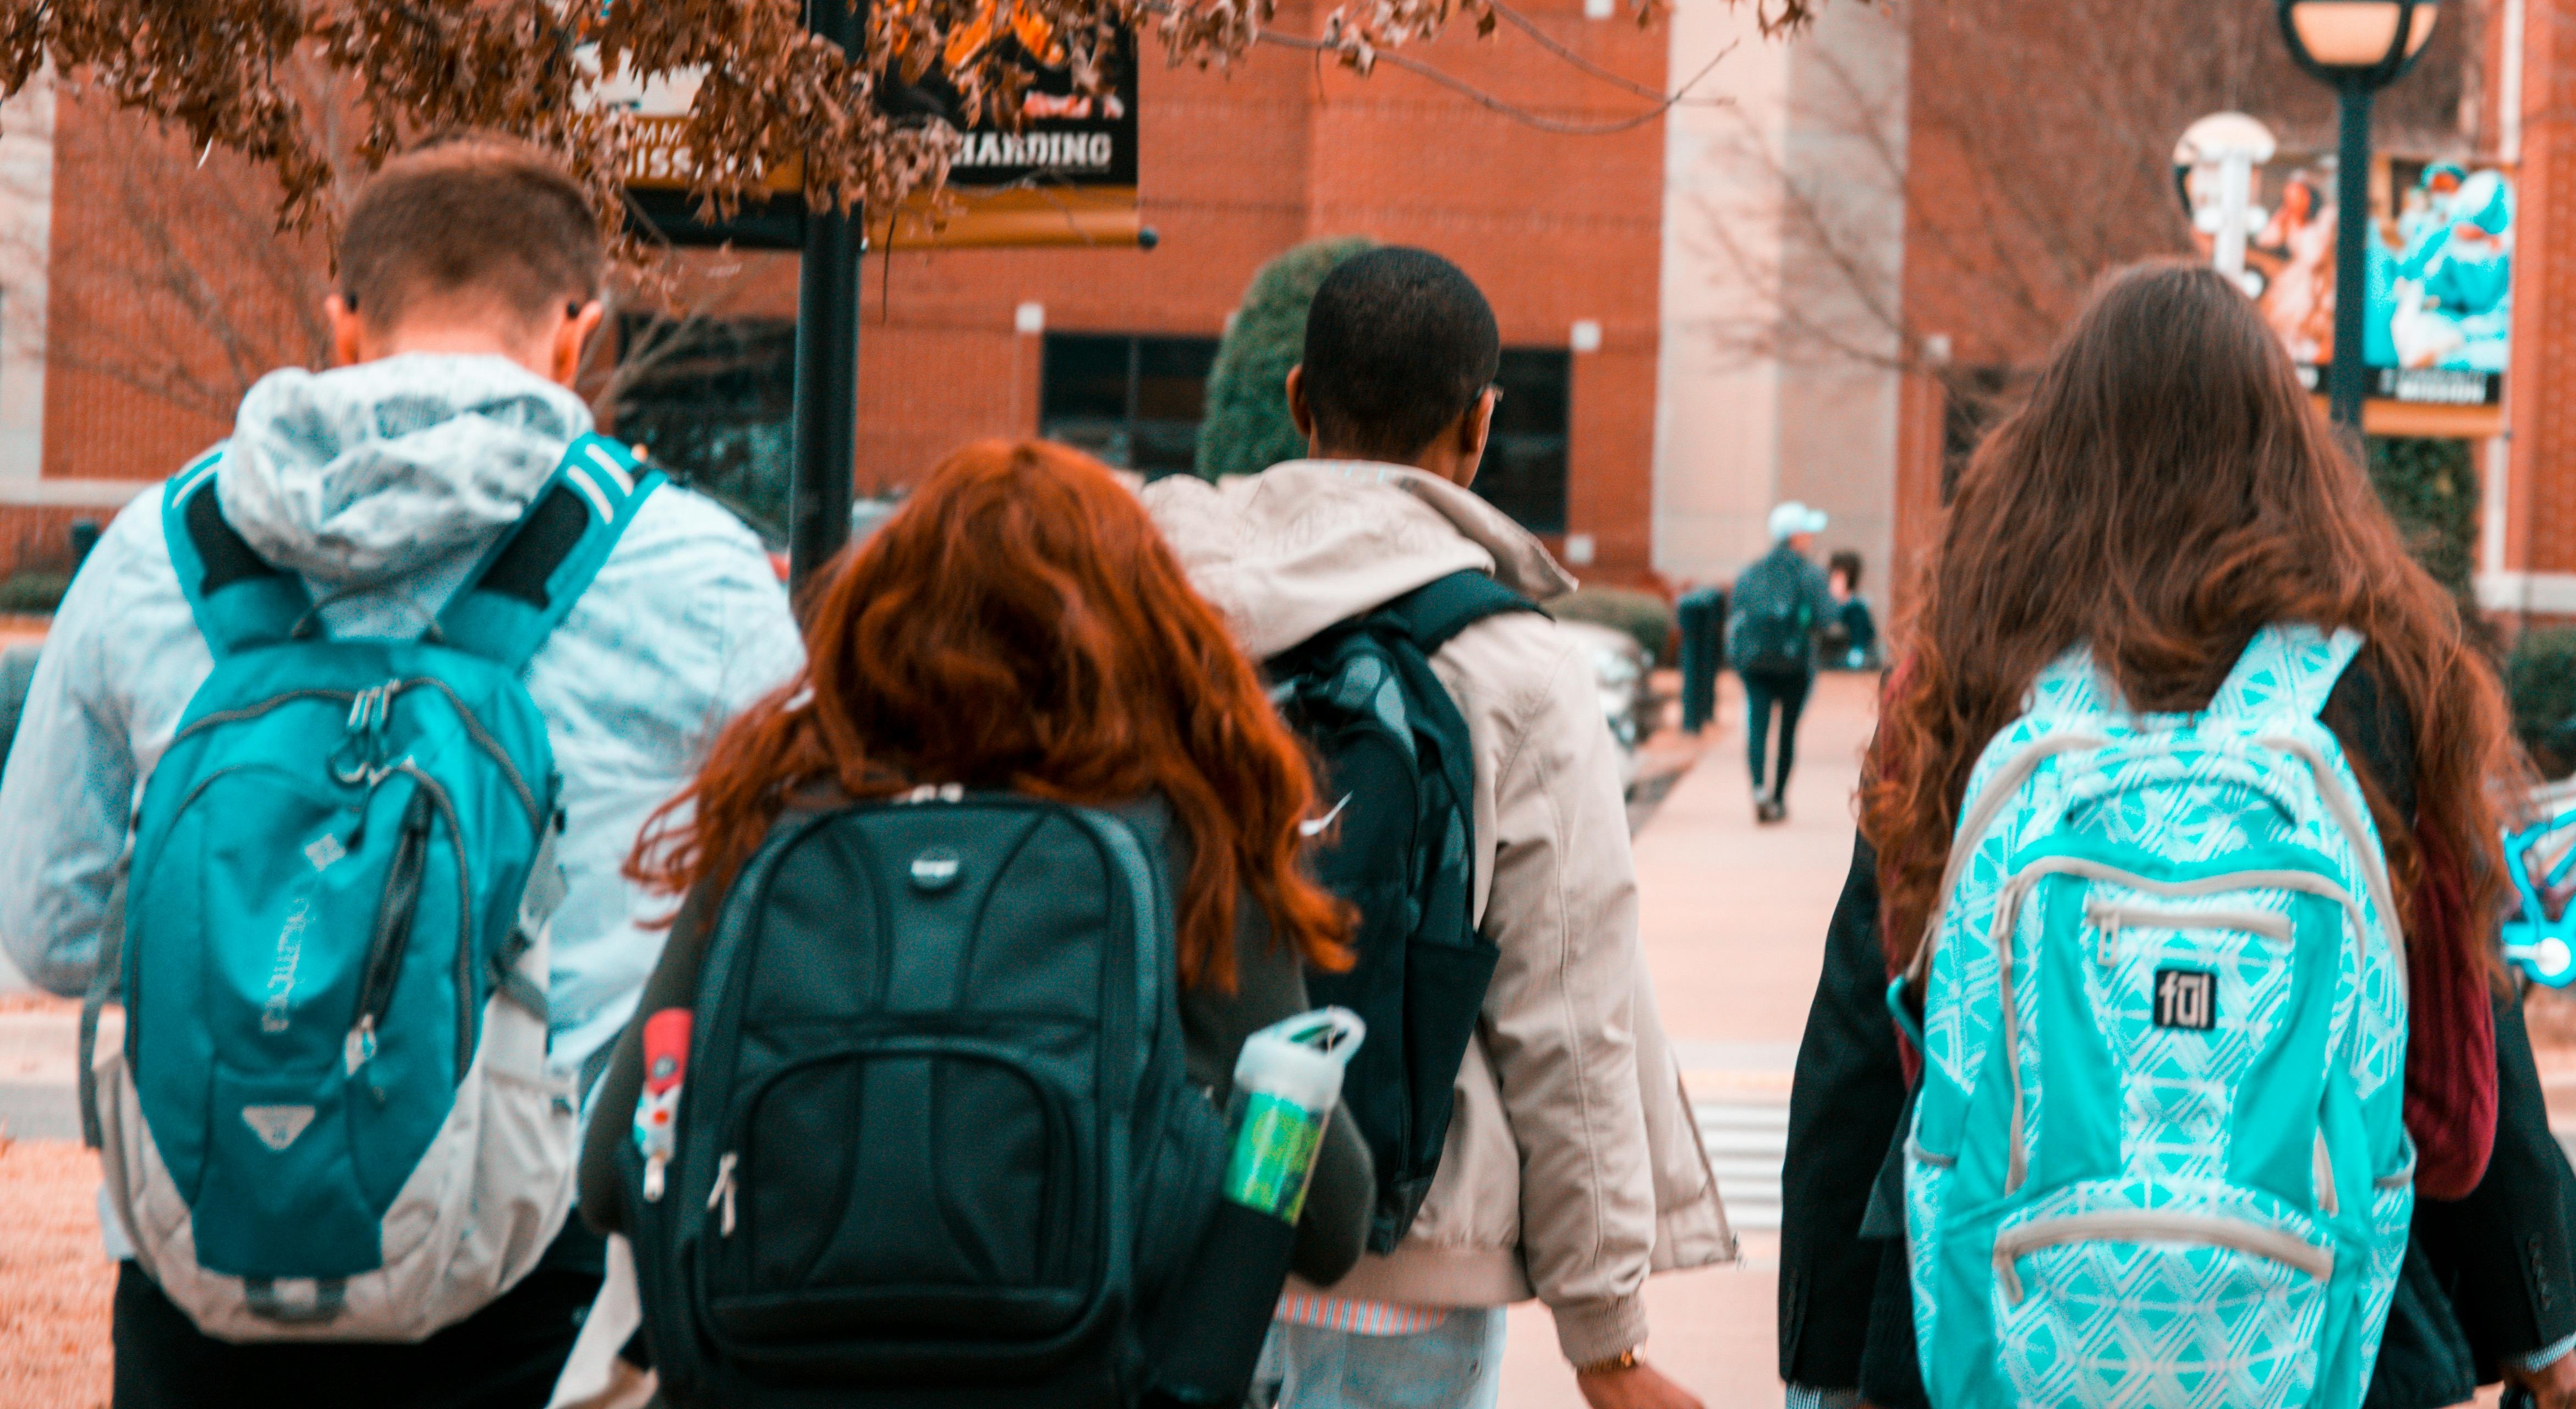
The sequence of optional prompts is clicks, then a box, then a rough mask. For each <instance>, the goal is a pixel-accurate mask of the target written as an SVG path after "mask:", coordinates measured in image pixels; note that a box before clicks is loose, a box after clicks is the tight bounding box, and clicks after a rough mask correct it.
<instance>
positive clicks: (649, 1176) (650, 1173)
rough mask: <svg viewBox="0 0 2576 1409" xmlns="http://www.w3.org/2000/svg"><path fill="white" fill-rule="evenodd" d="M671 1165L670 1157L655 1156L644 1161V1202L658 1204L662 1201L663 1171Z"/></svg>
mask: <svg viewBox="0 0 2576 1409" xmlns="http://www.w3.org/2000/svg"><path fill="white" fill-rule="evenodd" d="M670 1163H671V1159H670V1156H668V1155H655V1156H653V1157H652V1158H650V1159H648V1160H646V1161H644V1202H646V1203H648V1204H657V1203H660V1202H661V1201H662V1171H663V1169H664V1168H665V1167H667V1166H668V1165H669V1164H670Z"/></svg>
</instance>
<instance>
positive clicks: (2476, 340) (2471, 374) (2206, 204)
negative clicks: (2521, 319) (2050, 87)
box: [2176, 157, 2515, 408]
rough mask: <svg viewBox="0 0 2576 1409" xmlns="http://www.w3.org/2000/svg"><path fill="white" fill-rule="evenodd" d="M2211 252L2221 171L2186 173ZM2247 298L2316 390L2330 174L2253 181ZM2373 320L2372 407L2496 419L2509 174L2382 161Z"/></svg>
mask: <svg viewBox="0 0 2576 1409" xmlns="http://www.w3.org/2000/svg"><path fill="white" fill-rule="evenodd" d="M2176 176H2177V179H2178V180H2179V181H2180V183H2181V186H2182V190H2183V196H2184V201H2185V204H2186V205H2187V206H2188V207H2189V208H2190V210H2191V212H2192V216H2193V227H2194V229H2195V231H2196V232H2197V234H2198V238H2199V242H2200V246H2201V248H2202V250H2203V251H2204V252H2207V251H2209V250H2210V249H2212V248H2213V247H2214V245H2215V242H2216V235H2217V224H2218V210H2219V208H2220V206H2221V204H2222V202H2221V199H2220V198H2221V196H2222V194H2223V193H2222V192H2220V191H2218V190H2216V189H2214V188H2215V187H2216V185H2217V168H2215V167H2195V168H2186V169H2181V170H2178V171H2177V172H2176ZM2252 180H2253V182H2254V183H2255V186H2256V189H2255V190H2254V191H2252V192H2251V193H2250V209H2249V212H2248V232H2247V239H2246V245H2245V274H2244V279H2245V287H2246V291H2247V292H2248V293H2250V294H2252V295H2253V296H2254V298H2255V300H2256V302H2257V303H2259V304H2260V305H2261V307H2262V310H2263V317H2264V321H2266V322H2268V323H2270V324H2271V325H2272V330H2273V332H2274V333H2275V334H2276V335H2278V336H2279V337H2280V339H2281V342H2282V345H2283V346H2285V347H2287V348H2288V349H2289V351H2290V356H2291V358H2292V359H2293V360H2295V361H2296V362H2297V363H2298V364H2299V366H2300V371H2301V376H2302V377H2303V379H2305V380H2306V381H2307V382H2308V384H2309V385H2310V386H2311V387H2316V386H2320V385H2322V377H2321V373H2322V369H2323V368H2325V367H2326V366H2328V365H2330V364H2331V363H2332V362H2333V361H2334V324H2335V245H2336V225H2337V221H2338V219H2339V218H2340V215H2341V212H2339V211H2338V210H2337V209H2336V208H2335V206H2336V202H2335V184H2336V183H2335V176H2334V172H2333V170H2332V169H2331V167H2325V168H2320V167H2319V166H2318V165H2316V164H2313V163H2311V162H2307V161H2299V160H2276V161H2273V162H2270V163H2268V164H2266V165H2264V166H2261V167H2257V168H2255V169H2254V171H2253V174H2252ZM2370 189H2371V207H2372V208H2371V210H2370V211H2369V212H2368V213H2367V217H2366V218H2367V219H2368V220H2369V221H2370V234H2369V238H2368V239H2367V241H2365V247H2366V250H2367V258H2368V263H2367V265H2366V275H2365V277H2366V282H2367V288H2368V291H2369V295H2370V307H2369V309H2368V311H2367V313H2366V314H2365V316H2364V319H2363V336H2364V339H2365V343H2364V349H2363V350H2364V353H2365V355H2366V357H2367V360H2368V363H2369V366H2370V368H2371V371H2372V376H2371V380H2370V392H2369V394H2370V396H2371V397H2373V398H2375V399H2379V400H2384V401H2389V402H2396V403H2403V404H2407V405H2417V406H2424V407H2428V408H2429V407H2494V406H2498V405H2500V404H2501V403H2502V401H2503V381H2504V374H2505V372H2506V371H2507V370H2508V369H2509V367H2510V366H2511V364H2512V339H2511V333H2512V325H2513V255H2514V206H2515V191H2514V186H2513V178H2512V177H2511V176H2510V175H2509V174H2508V173H2507V172H2505V171H2503V170H2501V169H2493V168H2489V169H2481V170H2470V169H2467V168H2464V167H2462V166H2458V165H2455V164H2453V163H2450V162H2432V163H2422V162H2411V161H2406V160H2403V159H2391V158H2386V157H2382V158H2380V159H2379V160H2378V161H2377V162H2376V163H2375V165H2374V169H2373V171H2372V173H2371V182H2370Z"/></svg>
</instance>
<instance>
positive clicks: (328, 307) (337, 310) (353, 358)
mask: <svg viewBox="0 0 2576 1409" xmlns="http://www.w3.org/2000/svg"><path fill="white" fill-rule="evenodd" d="M322 319H323V321H324V322H325V323H328V324H329V325H330V328H331V365H332V366H334V367H350V366H355V365H356V364H358V363H360V362H364V361H366V360H367V349H366V340H367V329H366V325H365V324H364V323H361V322H360V321H359V320H358V310H356V309H354V308H351V307H350V306H349V301H348V300H347V299H344V298H342V297H340V296H339V295H338V294H332V295H330V296H329V297H326V298H324V299H323V300H322Z"/></svg>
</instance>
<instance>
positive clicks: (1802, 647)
mask: <svg viewBox="0 0 2576 1409" xmlns="http://www.w3.org/2000/svg"><path fill="white" fill-rule="evenodd" d="M1808 570H1809V569H1808V568H1807V565H1806V563H1805V561H1804V560H1803V559H1799V558H1796V557H1793V556H1790V555H1788V554H1785V553H1775V554H1772V555H1771V556H1769V557H1766V558H1764V559H1763V560H1762V561H1760V562H1758V563H1755V564H1754V565H1753V566H1751V567H1749V568H1746V569H1745V570H1744V575H1743V576H1741V577H1738V578H1737V579H1736V580H1735V616H1734V619H1733V620H1731V621H1729V622H1728V623H1727V629H1726V657H1727V661H1728V663H1729V664H1731V665H1733V666H1734V667H1735V669H1736V673H1738V674H1740V675H1799V674H1804V673H1806V672H1808V671H1811V670H1813V669H1815V662H1816V646H1815V635H1816V625H1817V623H1816V610H1815V607H1814V605H1813V604H1812V603H1811V602H1810V601H1809V599H1808V595H1807V593H1806V591H1805V590H1804V588H1805V586H1806V584H1805V583H1804V582H1803V581H1802V580H1800V577H1799V574H1801V573H1804V572H1806V571H1808Z"/></svg>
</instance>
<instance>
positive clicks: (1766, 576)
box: [1726, 499, 1834, 823]
mask: <svg viewBox="0 0 2576 1409" xmlns="http://www.w3.org/2000/svg"><path fill="white" fill-rule="evenodd" d="M1824 528H1825V516H1824V515H1823V514H1821V513H1819V512H1817V511H1816V510H1814V509H1810V508H1808V507H1807V506H1806V505H1804V504H1801V503H1799V502H1798V501H1796V500H1794V499H1792V500H1790V501H1789V502H1787V503H1785V504H1782V505H1780V506H1779V507H1778V508H1776V509H1773V510H1772V511H1771V551H1770V552H1768V553H1766V554H1764V555H1763V556H1762V557H1761V558H1759V559H1757V560H1756V561H1755V562H1754V563H1753V565H1752V566H1750V567H1748V568H1746V569H1745V570H1744V572H1743V575H1741V576H1739V577H1737V578H1736V579H1735V593H1734V597H1735V602H1734V611H1733V613H1732V614H1731V615H1730V616H1729V617H1728V619H1727V623H1726V659H1727V663H1728V664H1730V665H1732V666H1734V667H1735V673H1736V674H1737V675H1739V676H1741V677H1742V678H1743V680H1744V739H1745V751H1746V755H1747V760H1748V763H1749V765H1750V767H1751V769H1752V774H1753V815H1754V819H1755V820H1756V821H1760V822H1764V823H1770V822H1777V821H1779V820H1781V819H1782V818H1784V817H1786V816H1788V815H1789V807H1788V797H1789V768H1790V765H1791V764H1792V763H1794V762H1796V761H1797V756H1798V715H1799V713H1800V712H1801V711H1802V710H1804V709H1805V708H1806V707H1807V690H1808V688H1809V687H1810V686H1812V685H1813V684H1814V683H1815V679H1816V631H1817V629H1818V628H1819V627H1821V626H1822V625H1823V624H1824V623H1825V621H1826V620H1827V618H1829V617H1830V616H1831V615H1832V614H1833V611H1834V599H1833V593H1832V592H1831V590H1830V589H1828V588H1827V587H1826V585H1825V575H1824V574H1823V573H1822V572H1820V571H1818V570H1817V568H1816V564H1815V562H1814V560H1813V559H1812V558H1811V557H1810V556H1809V554H1810V553H1812V552H1813V551H1814V549H1815V546H1816V535H1817V534H1819V533H1822V532H1823V531H1824ZM1775 707H1776V708H1777V709H1778V710H1779V712H1780V757H1779V763H1778V765H1777V766H1776V767H1773V768H1772V769H1770V770H1769V782H1770V789H1769V791H1767V792H1766V791H1764V788H1763V782H1764V769H1763V761H1764V760H1763V753H1764V752H1765V745H1766V744H1767V743H1768V742H1769V735H1770V732H1771V712H1772V710H1773V709H1774V708H1775Z"/></svg>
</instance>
